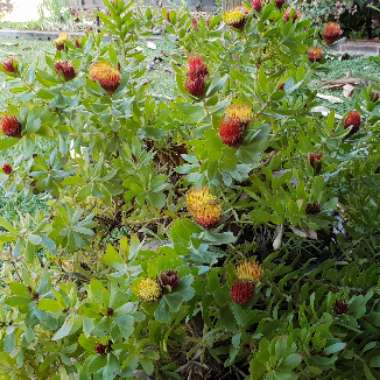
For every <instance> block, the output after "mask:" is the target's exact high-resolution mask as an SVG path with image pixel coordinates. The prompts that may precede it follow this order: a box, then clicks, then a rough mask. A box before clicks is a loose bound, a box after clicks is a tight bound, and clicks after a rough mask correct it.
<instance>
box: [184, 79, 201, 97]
mask: <svg viewBox="0 0 380 380" xmlns="http://www.w3.org/2000/svg"><path fill="white" fill-rule="evenodd" d="M185 87H186V90H187V91H188V92H189V93H190V94H191V95H193V96H195V97H197V98H202V97H203V96H204V95H205V93H206V83H205V79H204V77H199V78H196V79H194V80H192V79H190V78H187V81H186V84H185Z"/></svg>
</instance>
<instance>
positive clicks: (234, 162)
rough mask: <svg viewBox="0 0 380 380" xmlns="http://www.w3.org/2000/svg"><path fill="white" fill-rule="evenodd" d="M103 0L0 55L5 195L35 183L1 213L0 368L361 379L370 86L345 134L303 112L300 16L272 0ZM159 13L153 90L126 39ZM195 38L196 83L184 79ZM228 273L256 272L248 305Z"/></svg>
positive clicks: (371, 222)
mask: <svg viewBox="0 0 380 380" xmlns="http://www.w3.org/2000/svg"><path fill="white" fill-rule="evenodd" d="M105 4H106V6H107V8H108V9H107V12H106V13H104V14H101V16H100V17H101V19H102V22H103V24H104V25H105V28H104V31H103V32H102V33H101V34H88V35H86V36H85V37H84V38H83V39H82V40H81V41H71V40H68V39H66V38H65V36H61V39H60V40H59V44H58V43H56V46H57V47H58V48H59V49H57V51H56V52H55V53H54V54H49V53H48V54H46V57H45V60H44V62H36V63H28V62H23V61H21V62H18V65H17V67H16V68H17V70H16V69H15V70H13V66H11V68H12V70H13V71H12V70H9V62H8V66H7V65H2V66H1V67H2V69H3V71H4V76H6V79H7V80H6V87H7V88H6V94H9V95H8V96H7V103H6V105H5V106H4V109H2V114H12V115H14V116H16V117H17V119H18V120H19V121H20V123H21V127H22V135H21V137H9V136H6V135H5V134H3V135H2V136H1V139H0V149H1V150H2V151H4V152H5V151H7V152H8V154H9V155H8V157H9V163H10V164H12V166H13V167H14V170H13V172H12V173H11V174H10V175H8V176H6V175H5V174H4V175H2V181H3V187H4V189H5V191H6V192H7V194H8V196H9V197H10V198H11V199H13V200H14V199H15V197H16V194H19V193H21V192H23V193H29V194H47V196H48V197H49V200H48V203H47V209H43V210H41V211H40V212H35V213H33V215H32V214H29V213H28V212H25V213H23V215H20V218H19V219H18V220H14V219H13V220H11V219H8V218H7V217H5V216H3V217H1V218H0V226H1V233H0V242H1V245H2V248H3V250H2V252H3V255H2V273H1V283H2V285H3V286H2V290H1V297H0V303H1V312H0V324H1V330H0V331H1V335H0V348H1V350H0V355H1V358H2V360H1V363H0V375H1V376H2V378H4V379H48V378H49V379H54V380H55V379H57V380H58V379H59V380H66V379H69V380H79V379H81V380H82V379H83V380H86V379H89V380H90V379H94V380H95V379H107V380H108V379H136V378H154V379H181V378H190V379H223V378H230V379H241V378H248V379H252V380H253V379H268V380H269V379H297V378H299V379H321V378H323V379H334V380H339V379H341V380H343V379H344V380H348V379H355V380H357V379H367V380H368V379H376V378H378V377H379V375H380V373H379V368H380V363H379V358H380V349H379V347H380V346H379V345H380V342H379V334H378V332H379V326H380V320H379V315H380V309H379V262H378V252H379V248H380V237H379V232H378V227H377V226H378V225H379V222H380V220H379V215H378V213H377V208H378V206H379V203H380V198H379V194H378V187H379V183H378V182H379V179H378V177H379V175H378V162H379V142H378V134H379V128H380V123H379V102H378V101H376V99H375V98H374V97H373V92H372V89H366V91H365V93H363V98H362V99H361V101H360V102H358V104H357V109H358V110H360V111H361V113H362V118H363V121H362V124H361V126H360V129H359V131H358V132H357V133H355V134H353V133H352V131H353V130H352V129H351V130H346V129H344V127H343V125H342V123H341V121H340V120H336V118H335V114H334V112H332V113H331V114H330V115H328V116H327V117H321V116H316V114H315V113H313V112H311V110H312V108H313V107H314V106H315V105H316V104H317V103H316V99H315V91H313V90H312V88H311V85H310V83H311V80H312V79H313V78H315V72H316V70H318V69H319V66H318V63H310V62H309V61H308V55H307V51H308V48H309V47H310V46H312V45H313V44H315V41H314V35H315V32H314V30H313V28H312V26H311V21H310V20H308V19H305V18H301V19H298V20H295V21H294V22H293V21H287V22H286V21H284V19H283V13H284V11H285V10H279V9H278V8H277V7H275V5H274V4H272V3H269V4H266V5H265V6H264V7H263V9H262V10H261V12H260V13H259V14H258V13H255V12H253V11H252V10H251V9H249V10H247V11H246V12H245V11H244V17H245V23H244V28H241V30H238V29H234V28H230V27H227V26H226V25H224V24H223V22H222V21H221V20H222V17H221V16H219V15H217V16H214V17H212V18H211V19H209V20H207V21H206V20H202V19H199V20H197V22H194V20H192V16H191V15H190V14H188V12H186V11H182V10H180V11H178V12H174V11H170V12H168V11H166V10H163V12H162V14H158V13H154V12H152V11H151V10H150V9H147V10H146V11H144V12H142V11H141V10H139V9H136V7H135V4H134V3H128V4H126V3H125V2H124V1H122V0H114V1H109V0H106V1H105ZM239 12H242V10H241V9H240V10H239ZM157 25H161V26H162V27H163V29H164V38H165V39H167V40H168V41H171V43H173V42H175V43H176V46H177V49H176V50H175V52H174V53H173V54H172V55H171V56H170V62H171V65H170V66H168V67H167V68H166V70H170V72H171V73H172V75H173V77H175V79H176V88H175V89H173V93H172V95H173V98H172V99H171V98H170V100H168V97H167V94H157V93H154V91H156V89H153V91H152V88H153V86H154V84H152V83H151V81H149V80H147V66H148V64H149V60H148V59H147V57H146V56H145V55H144V54H143V52H142V51H141V49H139V41H141V38H143V37H144V36H147V35H149V34H150V33H151V31H152V29H153V28H155V27H156V26H157ZM240 26H241V25H240ZM196 55H200V56H201V58H198V59H197V60H195V61H196V62H198V63H197V64H199V62H202V65H203V66H202V70H198V71H197V70H195V71H197V74H198V75H199V71H201V80H204V81H205V85H206V87H205V91H204V92H205V93H204V96H199V97H194V96H192V95H190V94H189V92H188V91H187V90H186V88H188V86H186V83H187V81H188V80H189V79H192V80H193V79H194V78H190V74H189V72H188V68H187V63H186V61H187V58H188V57H189V56H193V57H194V56H196ZM58 61H61V62H62V61H65V62H66V61H67V65H66V64H65V65H63V66H64V67H65V68H68V69H70V73H72V69H74V70H75V73H76V77H75V78H74V79H72V80H65V76H64V73H65V71H64V69H62V67H63V66H62V65H58V66H57V65H56V63H57V62H58ZM12 62H13V61H12ZM99 62H101V64H100V65H99ZM94 63H98V64H97V65H94ZM70 65H72V66H70ZM204 65H206V66H207V68H205V66H204ZM7 67H8V71H7ZM57 67H58V68H60V69H59V70H63V71H59V70H58V69H57ZM160 67H162V66H160ZM193 69H194V67H193ZM70 78H71V76H70ZM66 79H67V78H66ZM195 79H197V80H199V76H198V77H197V78H195ZM201 95H202V94H201ZM231 104H234V105H240V106H241V105H244V104H245V105H247V104H248V105H249V106H250V108H251V109H252V112H245V113H244V115H243V114H242V113H240V114H238V116H239V117H240V119H242V118H243V116H245V117H246V118H247V117H248V118H252V120H250V122H249V120H248V122H246V121H245V122H244V123H243V124H244V134H243V136H242V140H241V141H240V142H239V144H238V145H236V146H233V147H231V146H228V145H225V144H223V142H222V140H221V138H220V135H219V126H220V124H221V121H222V119H223V118H226V114H228V112H231V108H229V106H230V105H231ZM250 113H251V114H252V115H249V114H250ZM247 115H248V116H247ZM240 119H239V120H238V121H239V122H241V120H240ZM239 126H240V127H241V125H240V124H239ZM242 131H243V130H242V129H241V130H239V133H242ZM41 147H42V148H41ZM313 152H321V153H323V158H322V162H321V166H320V168H319V169H318V166H316V165H315V163H313V162H312V161H311V159H310V158H309V154H310V153H313ZM193 187H195V188H202V189H203V190H201V191H199V192H197V193H195V194H196V196H193V197H186V194H187V193H188V190H189V189H190V188H193ZM206 189H207V190H206ZM193 194H194V193H193ZM199 194H200V195H199ZM211 194H212V195H211ZM185 205H186V207H187V208H188V210H189V211H191V215H192V216H195V217H194V219H195V220H192V218H191V217H190V216H189V212H188V211H187V210H186V208H185ZM215 210H217V212H215ZM212 211H214V212H212ZM201 217H203V218H205V220H203V219H202V218H201ZM210 217H213V218H214V219H213V220H212V223H211V222H210ZM207 218H208V219H207ZM195 221H198V223H199V224H197V223H196V222H195ZM205 221H206V222H210V223H204V222H205ZM200 222H202V223H200ZM202 225H206V226H207V227H209V228H204V227H202ZM212 226H213V228H211V227H212ZM241 263H243V267H244V268H246V269H244V270H245V271H246V272H244V271H243V272H244V273H243V274H245V275H246V276H247V277H243V278H242V274H241V273H242V271H240V272H239V271H236V270H235V268H236V266H237V265H239V264H241ZM253 263H254V264H253ZM247 268H248V269H247ZM252 268H256V269H255V275H254V276H253V274H252V271H253V269H252ZM257 268H259V269H257ZM250 270H251V272H250ZM168 271H170V272H169V273H168ZM173 271H175V274H173ZM169 274H170V275H169ZM250 276H251V277H250ZM247 278H248V279H247ZM237 281H246V282H243V286H244V285H247V282H248V283H249V284H250V285H249V286H250V288H249V289H251V290H252V289H254V291H253V292H252V294H250V296H251V297H250V298H249V299H247V303H246V304H245V305H241V304H237V303H235V302H233V294H232V295H231V288H232V287H233V285H234V284H236V282H237ZM231 296H232V298H231ZM148 300H150V301H151V302H146V301H148Z"/></svg>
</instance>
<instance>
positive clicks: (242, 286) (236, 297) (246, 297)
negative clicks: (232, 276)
mask: <svg viewBox="0 0 380 380" xmlns="http://www.w3.org/2000/svg"><path fill="white" fill-rule="evenodd" d="M254 289H255V285H254V283H253V282H251V281H241V280H238V281H235V282H234V283H233V284H232V287H231V298H232V301H233V302H234V303H237V304H239V305H245V304H247V303H248V302H249V301H250V300H251V298H252V296H253V293H254Z"/></svg>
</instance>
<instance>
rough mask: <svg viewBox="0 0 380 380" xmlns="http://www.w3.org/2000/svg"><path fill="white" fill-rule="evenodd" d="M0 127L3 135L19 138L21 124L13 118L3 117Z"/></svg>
mask: <svg viewBox="0 0 380 380" xmlns="http://www.w3.org/2000/svg"><path fill="white" fill-rule="evenodd" d="M0 126H1V130H2V131H3V133H4V135H6V136H10V137H21V124H20V122H19V121H18V120H17V118H16V117H15V116H9V115H5V116H3V118H2V119H1V121H0Z"/></svg>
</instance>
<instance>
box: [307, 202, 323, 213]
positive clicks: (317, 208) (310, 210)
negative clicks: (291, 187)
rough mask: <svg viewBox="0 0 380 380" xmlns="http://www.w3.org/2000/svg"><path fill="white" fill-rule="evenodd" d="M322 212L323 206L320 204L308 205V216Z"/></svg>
mask: <svg viewBox="0 0 380 380" xmlns="http://www.w3.org/2000/svg"><path fill="white" fill-rule="evenodd" d="M320 212H321V205H320V204H319V203H308V204H307V205H306V214H307V215H317V214H319V213H320Z"/></svg>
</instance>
